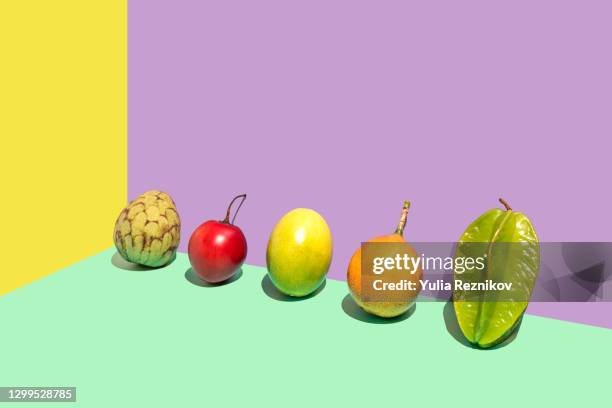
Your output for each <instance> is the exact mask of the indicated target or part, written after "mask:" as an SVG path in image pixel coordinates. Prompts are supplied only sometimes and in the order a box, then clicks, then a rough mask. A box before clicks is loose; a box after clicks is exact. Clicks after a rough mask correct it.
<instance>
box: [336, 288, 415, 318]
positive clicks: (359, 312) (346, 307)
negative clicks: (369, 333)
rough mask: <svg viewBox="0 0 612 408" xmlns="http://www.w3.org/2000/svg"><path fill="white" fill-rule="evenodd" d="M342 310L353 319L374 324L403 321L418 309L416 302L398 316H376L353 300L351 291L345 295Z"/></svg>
mask: <svg viewBox="0 0 612 408" xmlns="http://www.w3.org/2000/svg"><path fill="white" fill-rule="evenodd" d="M342 310H343V311H344V313H346V314H347V315H349V316H350V317H352V318H353V319H355V320H359V321H361V322H365V323H373V324H392V323H398V322H402V321H404V320H406V319H408V318H409V317H410V316H412V315H413V314H414V312H415V310H416V303H415V304H414V305H412V307H411V308H410V309H408V310H407V311H406V312H405V313H402V314H401V315H399V316H397V317H391V318H386V317H379V316H374V315H372V314H370V313H368V312H366V311H364V310H363V309H362V308H360V307H359V305H358V304H357V303H355V300H353V297H352V296H351V295H350V293H349V294H348V295H346V296H345V297H344V299H342Z"/></svg>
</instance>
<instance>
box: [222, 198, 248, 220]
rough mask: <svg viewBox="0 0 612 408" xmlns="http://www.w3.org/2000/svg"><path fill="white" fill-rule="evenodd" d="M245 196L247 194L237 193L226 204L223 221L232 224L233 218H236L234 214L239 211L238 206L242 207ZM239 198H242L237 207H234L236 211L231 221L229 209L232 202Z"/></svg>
mask: <svg viewBox="0 0 612 408" xmlns="http://www.w3.org/2000/svg"><path fill="white" fill-rule="evenodd" d="M246 196H247V195H246V194H240V195H237V196H236V197H234V199H233V200H232V201H231V202H230V203H229V205H228V206H227V213H226V214H225V219H224V220H223V222H224V223H226V224H232V225H233V224H234V220H235V219H236V215H238V211H240V207H242V203H244V200H246ZM239 198H242V201H240V204H238V209H236V212H235V213H234V218H232V222H230V210H231V209H232V204H234V201H236V200H237V199H239Z"/></svg>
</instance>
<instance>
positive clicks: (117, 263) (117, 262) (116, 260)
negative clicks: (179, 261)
mask: <svg viewBox="0 0 612 408" xmlns="http://www.w3.org/2000/svg"><path fill="white" fill-rule="evenodd" d="M173 261H174V259H173V260H172V261H170V262H168V263H167V264H166V265H164V266H159V267H156V268H153V267H150V266H144V265H138V264H135V263H132V262H128V261H126V260H125V259H123V257H122V256H121V255H120V254H119V252H115V253H114V254H113V257H112V258H111V263H112V264H113V266H114V267H116V268H119V269H123V270H125V271H132V272H144V271H152V270H155V269H160V268H164V267H166V266H168V265H170V264H171V263H172V262H173Z"/></svg>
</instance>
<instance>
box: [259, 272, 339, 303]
mask: <svg viewBox="0 0 612 408" xmlns="http://www.w3.org/2000/svg"><path fill="white" fill-rule="evenodd" d="M326 282H327V280H324V281H323V283H321V286H319V287H318V288H317V290H315V291H314V292H312V293H311V294H310V295H307V296H303V297H294V296H288V295H285V294H284V293H282V292H281V291H279V290H278V289H276V286H274V283H272V280H271V279H270V277H269V276H268V274H266V275H265V276H264V277H263V279H262V280H261V289H262V290H263V291H264V293H265V294H266V295H268V297H269V298H271V299H274V300H278V301H280V302H300V301H302V300H306V299H310V298H312V297H315V296H317V295H318V294H319V293H320V292H321V291H322V290H323V289H324V288H325V284H326Z"/></svg>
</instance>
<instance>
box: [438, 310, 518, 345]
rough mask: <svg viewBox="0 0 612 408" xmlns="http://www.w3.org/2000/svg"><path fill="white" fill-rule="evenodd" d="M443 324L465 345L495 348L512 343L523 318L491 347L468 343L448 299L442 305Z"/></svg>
mask: <svg viewBox="0 0 612 408" xmlns="http://www.w3.org/2000/svg"><path fill="white" fill-rule="evenodd" d="M443 315H444V324H445V325H446V331H447V332H448V333H449V334H450V335H451V336H453V338H454V339H455V340H457V342H458V343H461V344H463V345H464V346H465V347H469V348H472V349H476V350H496V349H500V348H502V347H506V346H507V345H508V344H510V343H512V342H513V341H514V339H516V336H517V334H518V331H519V329H520V328H521V324H522V323H523V318H522V317H521V321H520V322H519V323H518V324H517V325H516V327H515V328H514V329H513V330H512V333H510V335H509V336H508V337H507V338H506V339H505V340H504V341H502V342H501V343H499V344H497V345H495V346H493V347H487V348H483V347H478V346H477V345H475V344H472V343H470V342H469V341H468V340H467V339H466V338H465V336H464V335H463V333H462V332H461V328H460V327H459V322H458V321H457V316H456V315H455V308H454V307H453V302H452V301H451V300H449V301H448V302H446V304H445V305H444V312H443Z"/></svg>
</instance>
